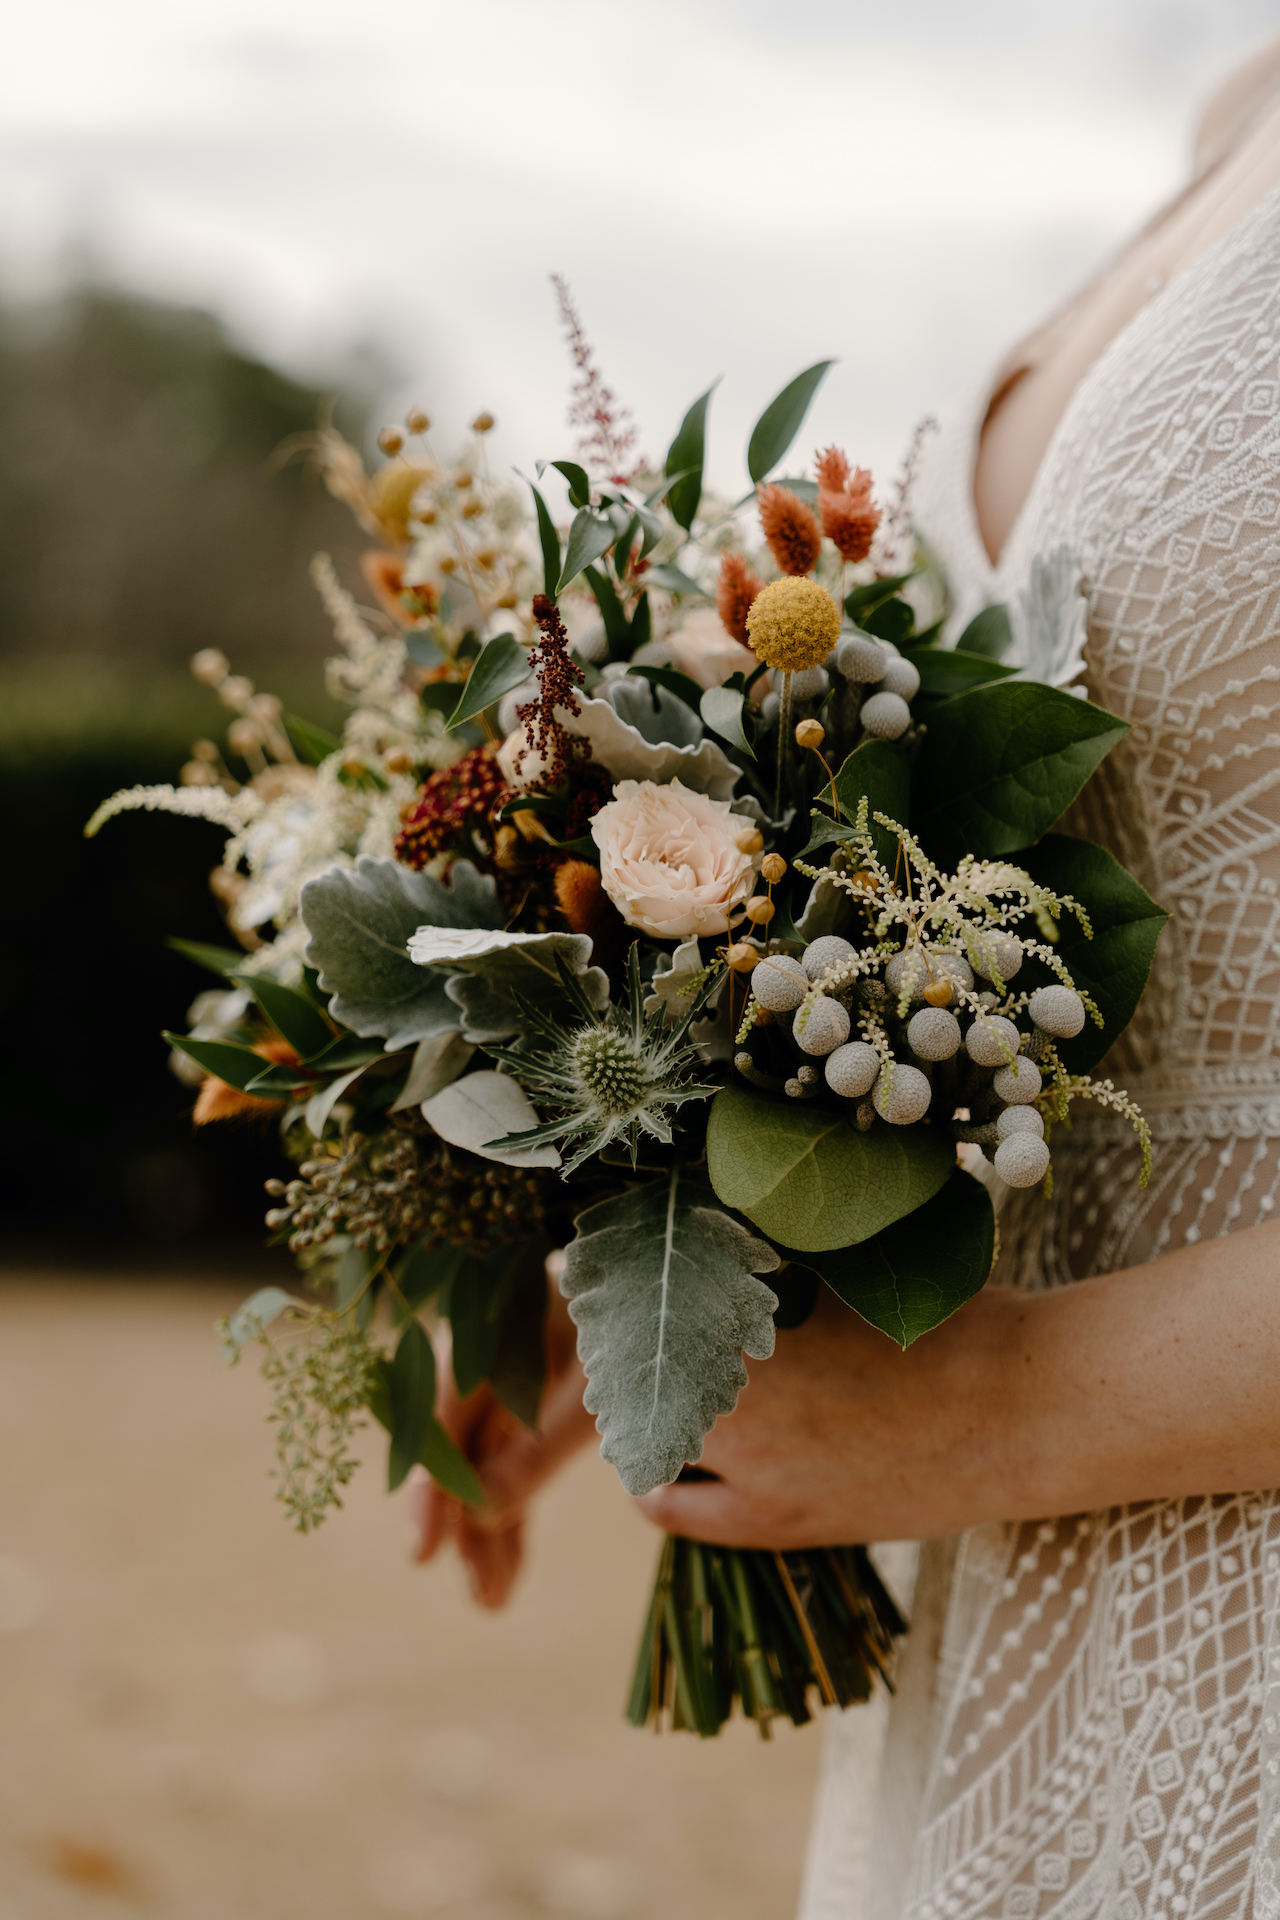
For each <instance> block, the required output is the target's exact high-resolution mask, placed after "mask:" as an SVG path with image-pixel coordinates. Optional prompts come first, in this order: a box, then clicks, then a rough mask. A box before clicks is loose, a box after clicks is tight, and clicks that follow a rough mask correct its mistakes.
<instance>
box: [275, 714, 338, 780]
mask: <svg viewBox="0 0 1280 1920" xmlns="http://www.w3.org/2000/svg"><path fill="white" fill-rule="evenodd" d="M284 724H285V729H286V731H287V732H288V735H289V738H290V740H291V741H292V742H293V748H294V752H295V753H296V754H297V755H298V757H299V759H301V760H305V761H306V762H307V764H308V765H309V766H312V767H318V766H319V765H320V762H321V761H322V760H327V759H328V758H329V755H330V754H331V753H336V752H337V751H338V749H339V747H340V746H341V745H342V742H341V740H339V738H338V736H337V734H336V733H330V732H329V730H328V728H327V727H318V726H316V725H315V723H314V722H313V721H311V720H301V719H299V717H298V715H297V714H296V713H286V715H285V717H284Z"/></svg>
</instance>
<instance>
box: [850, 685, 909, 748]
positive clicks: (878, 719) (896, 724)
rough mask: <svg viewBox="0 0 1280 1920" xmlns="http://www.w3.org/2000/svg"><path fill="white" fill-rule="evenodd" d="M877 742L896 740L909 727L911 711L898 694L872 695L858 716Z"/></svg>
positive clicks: (864, 703)
mask: <svg viewBox="0 0 1280 1920" xmlns="http://www.w3.org/2000/svg"><path fill="white" fill-rule="evenodd" d="M858 718H859V719H860V720H861V722H862V724H863V726H864V727H865V728H866V730H867V732H868V733H869V734H871V735H872V736H873V738H875V739H877V740H898V739H900V738H901V737H902V735H903V734H904V733H905V732H906V730H907V728H908V727H909V726H910V725H911V709H910V707H909V706H908V705H907V703H906V701H905V700H904V699H903V698H902V695H901V694H900V693H873V694H872V696H871V698H870V699H869V700H866V701H864V702H863V705H862V710H861V712H860V713H859V715H858Z"/></svg>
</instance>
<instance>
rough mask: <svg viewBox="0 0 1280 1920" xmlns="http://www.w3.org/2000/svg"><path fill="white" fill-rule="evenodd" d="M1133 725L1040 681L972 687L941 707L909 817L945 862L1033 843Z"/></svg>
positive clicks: (994, 855)
mask: <svg viewBox="0 0 1280 1920" xmlns="http://www.w3.org/2000/svg"><path fill="white" fill-rule="evenodd" d="M1128 731H1129V725H1128V722H1127V721H1125V720H1119V719H1117V718H1116V716H1115V714H1113V713H1105V712H1104V711H1103V709H1102V708H1101V707H1095V706H1092V705H1090V703H1089V702H1088V701H1087V700H1078V699H1076V698H1075V697H1074V696H1073V695H1072V694H1069V693H1061V692H1059V691H1058V689H1057V688H1055V687H1044V686H1040V685H1039V684H1038V683H1037V682H1035V681H1028V680H1004V681H1001V682H1000V683H999V684H998V685H995V686H987V687H974V688H973V689H971V691H970V692H968V693H962V694H959V695H957V697H956V698H955V699H954V700H947V701H945V702H944V703H943V705H942V706H940V707H936V708H935V709H934V711H933V713H932V714H930V716H929V737H928V744H927V746H926V748H925V750H924V751H923V752H922V753H921V754H920V755H919V756H918V758H917V760H916V764H915V777H914V781H913V784H912V800H911V826H912V831H913V832H915V833H916V834H917V835H918V836H919V838H920V840H921V841H922V843H923V844H924V846H925V849H926V850H927V851H928V852H929V853H930V854H932V856H933V857H934V858H935V859H936V860H937V861H938V862H939V864H940V865H941V866H944V867H953V866H955V864H956V863H957V861H959V860H960V859H962V858H963V856H964V855H965V854H966V853H972V854H975V855H976V856H977V857H978V858H979V859H981V860H994V859H1000V858H1002V857H1003V856H1004V855H1006V854H1011V853H1018V852H1020V851H1021V849H1022V848H1024V847H1029V846H1033V845H1034V843H1035V842H1036V841H1037V840H1038V839H1039V838H1040V836H1041V834H1043V833H1047V832H1048V830H1049V828H1050V827H1051V826H1052V825H1053V823H1054V821H1055V820H1057V819H1059V818H1060V816H1061V815H1062V814H1063V813H1065V811H1066V809H1067V808H1068V807H1069V806H1070V805H1071V802H1072V801H1073V800H1074V799H1075V797H1076V795H1077V794H1078V793H1079V791H1080V789H1081V788H1082V787H1083V785H1084V783H1085V781H1086V780H1087V779H1088V778H1089V775H1090V774H1091V773H1092V772H1093V770H1094V768H1095V767H1097V765H1098V764H1099V762H1100V761H1101V760H1103V759H1104V758H1105V757H1106V755H1107V754H1108V753H1110V751H1111V749H1112V747H1114V746H1115V745H1116V743H1117V742H1118V741H1120V740H1122V739H1123V738H1124V736H1125V734H1126V733H1127V732H1128Z"/></svg>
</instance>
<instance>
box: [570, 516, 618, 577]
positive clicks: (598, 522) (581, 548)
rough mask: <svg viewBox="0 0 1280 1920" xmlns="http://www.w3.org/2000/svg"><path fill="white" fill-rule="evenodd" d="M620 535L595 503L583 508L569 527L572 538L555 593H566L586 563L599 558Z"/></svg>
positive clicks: (587, 564)
mask: <svg viewBox="0 0 1280 1920" xmlns="http://www.w3.org/2000/svg"><path fill="white" fill-rule="evenodd" d="M617 537H618V535H617V529H616V528H615V527H614V525H613V522H612V521H611V520H607V519H605V518H604V517H603V516H602V515H601V514H599V513H597V512H596V510H595V508H594V507H582V508H580V509H579V511H578V512H577V513H576V514H575V515H574V517H573V524H572V525H571V526H570V528H569V541H568V545H567V547H566V548H565V556H564V565H563V566H562V567H561V569H560V578H559V580H558V581H557V582H556V594H557V595H559V594H561V593H563V592H564V590H565V588H566V587H567V586H569V585H570V584H571V582H572V581H574V580H576V579H577V577H578V575H579V574H580V573H581V572H582V570H583V568H584V567H589V566H590V565H591V562H592V561H593V560H599V559H600V558H601V557H602V556H603V555H604V554H606V553H608V551H609V549H610V547H611V546H612V545H613V543H614V541H615V540H616V539H617Z"/></svg>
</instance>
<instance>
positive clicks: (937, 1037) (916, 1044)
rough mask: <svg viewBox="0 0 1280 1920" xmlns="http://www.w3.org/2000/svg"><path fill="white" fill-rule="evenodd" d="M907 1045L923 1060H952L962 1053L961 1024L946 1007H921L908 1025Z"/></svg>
mask: <svg viewBox="0 0 1280 1920" xmlns="http://www.w3.org/2000/svg"><path fill="white" fill-rule="evenodd" d="M907 1045H908V1046H909V1047H910V1048H911V1051H912V1053H915V1054H918V1055H919V1056H920V1058H921V1059H922V1060H950V1058H951V1056H952V1055H953V1054H955V1053H959V1051H960V1022H959V1021H958V1020H957V1019H956V1017H955V1015H954V1013H948V1012H947V1010H946V1008H945V1007H921V1009H920V1011H919V1013H913V1014H912V1016H911V1018H910V1020H909V1021H908V1023H907Z"/></svg>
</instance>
